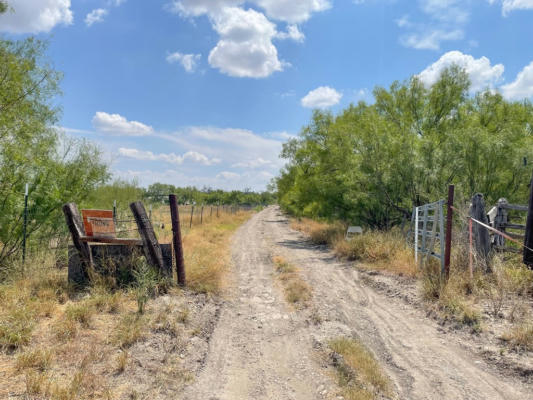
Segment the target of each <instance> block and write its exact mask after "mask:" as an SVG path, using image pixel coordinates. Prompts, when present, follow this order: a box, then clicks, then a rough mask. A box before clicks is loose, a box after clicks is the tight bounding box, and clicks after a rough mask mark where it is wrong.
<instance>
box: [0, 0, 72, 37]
mask: <svg viewBox="0 0 533 400" xmlns="http://www.w3.org/2000/svg"><path fill="white" fill-rule="evenodd" d="M8 3H9V6H10V7H11V8H13V10H14V12H10V11H8V12H6V13H4V14H2V15H0V31H3V32H10V33H39V32H50V31H51V30H52V29H53V28H54V27H55V26H56V25H58V24H64V25H70V24H72V22H73V15H72V10H71V9H70V0H9V1H8Z"/></svg>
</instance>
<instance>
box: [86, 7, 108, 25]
mask: <svg viewBox="0 0 533 400" xmlns="http://www.w3.org/2000/svg"><path fill="white" fill-rule="evenodd" d="M107 14H108V11H107V10H106V9H105V8H97V9H95V10H92V11H91V12H90V13H89V14H87V16H86V17H85V24H86V25H87V26H91V25H92V24H95V23H98V22H103V20H104V17H105V16H106V15H107Z"/></svg>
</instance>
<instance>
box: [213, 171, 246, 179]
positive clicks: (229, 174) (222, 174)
mask: <svg viewBox="0 0 533 400" xmlns="http://www.w3.org/2000/svg"><path fill="white" fill-rule="evenodd" d="M240 177H241V176H240V175H239V174H236V173H235V172H230V171H222V172H220V173H219V174H217V176H216V178H217V179H225V180H235V179H239V178H240Z"/></svg>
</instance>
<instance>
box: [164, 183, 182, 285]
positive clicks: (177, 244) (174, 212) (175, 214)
mask: <svg viewBox="0 0 533 400" xmlns="http://www.w3.org/2000/svg"><path fill="white" fill-rule="evenodd" d="M168 199H169V203H170V217H171V219H172V232H173V235H172V242H173V244H174V256H175V258H176V275H177V278H178V285H180V286H185V283H186V279H185V262H184V261H183V245H182V242H181V228H180V214H179V211H178V202H177V201H176V195H175V194H171V195H169V196H168Z"/></svg>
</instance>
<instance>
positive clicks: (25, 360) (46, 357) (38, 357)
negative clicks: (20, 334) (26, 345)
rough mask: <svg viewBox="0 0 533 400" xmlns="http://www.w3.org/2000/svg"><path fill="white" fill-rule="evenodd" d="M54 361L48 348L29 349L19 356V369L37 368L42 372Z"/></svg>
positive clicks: (17, 365)
mask: <svg viewBox="0 0 533 400" xmlns="http://www.w3.org/2000/svg"><path fill="white" fill-rule="evenodd" d="M51 362H52V352H51V351H50V350H47V349H34V350H28V351H26V352H24V353H21V354H19V356H18V357H17V364H16V368H17V370H19V371H20V370H24V369H27V368H35V369H37V370H39V371H41V372H44V371H46V370H47V369H48V368H49V367H50V364H51Z"/></svg>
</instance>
